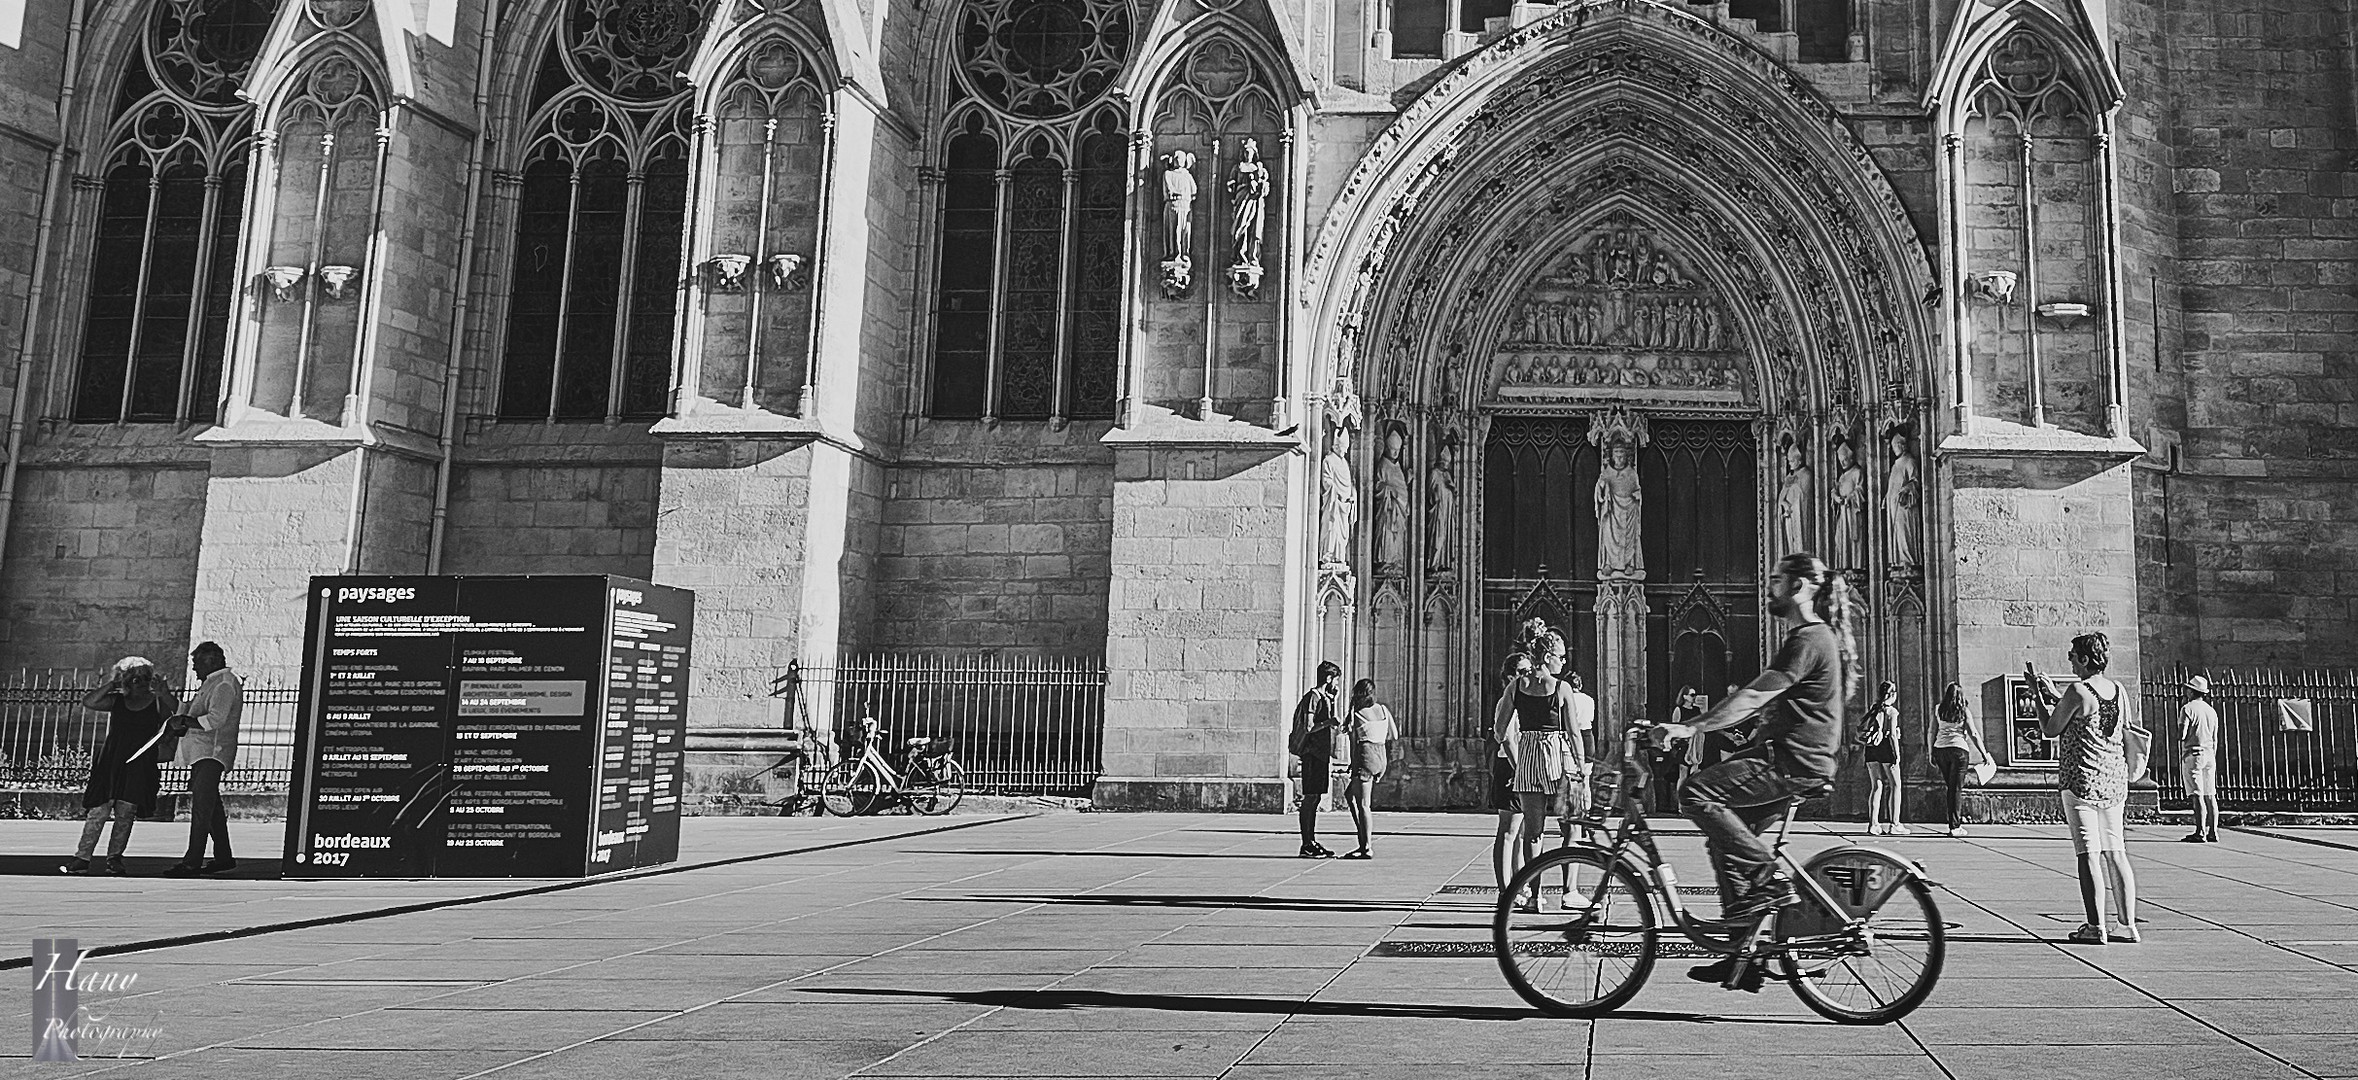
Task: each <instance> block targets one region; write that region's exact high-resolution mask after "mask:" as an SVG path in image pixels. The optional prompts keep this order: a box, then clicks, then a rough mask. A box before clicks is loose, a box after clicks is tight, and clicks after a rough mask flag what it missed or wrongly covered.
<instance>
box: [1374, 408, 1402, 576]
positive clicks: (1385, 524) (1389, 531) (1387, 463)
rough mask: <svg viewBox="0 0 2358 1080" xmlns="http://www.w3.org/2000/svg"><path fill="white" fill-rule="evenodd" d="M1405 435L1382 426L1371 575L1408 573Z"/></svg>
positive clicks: (1378, 458)
mask: <svg viewBox="0 0 2358 1080" xmlns="http://www.w3.org/2000/svg"><path fill="white" fill-rule="evenodd" d="M1407 443H1408V435H1407V432H1406V431H1404V430H1403V429H1402V428H1401V427H1400V425H1398V424H1385V425H1384V428H1383V447H1382V449H1381V450H1380V451H1379V452H1378V453H1377V455H1376V466H1375V559H1374V560H1373V561H1374V563H1375V572H1376V576H1378V577H1396V576H1399V575H1401V574H1405V573H1407V572H1408V514H1409V505H1410V499H1411V495H1410V492H1409V487H1408V467H1407V466H1406V465H1405V464H1403V463H1402V460H1401V459H1402V456H1403V455H1404V454H1406V453H1407V450H1408V447H1407Z"/></svg>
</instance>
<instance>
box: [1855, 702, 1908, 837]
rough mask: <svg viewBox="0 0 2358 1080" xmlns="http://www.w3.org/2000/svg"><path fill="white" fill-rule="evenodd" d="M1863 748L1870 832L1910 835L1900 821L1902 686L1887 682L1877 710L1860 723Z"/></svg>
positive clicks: (1871, 711)
mask: <svg viewBox="0 0 2358 1080" xmlns="http://www.w3.org/2000/svg"><path fill="white" fill-rule="evenodd" d="M1859 746H1861V747H1862V748H1864V749H1865V750H1866V752H1867V832H1868V834H1869V835H1875V836H1906V835H1908V827H1907V826H1906V825H1905V824H1902V823H1901V822H1900V799H1901V795H1902V792H1901V790H1900V767H1899V763H1900V755H1899V750H1900V733H1899V687H1897V686H1894V685H1892V684H1891V683H1888V682H1886V683H1884V684H1883V685H1882V686H1881V687H1880V688H1879V689H1878V690H1877V691H1876V694H1875V704H1874V707H1872V708H1870V709H1868V710H1867V715H1866V717H1865V718H1864V719H1862V720H1860V721H1859Z"/></svg>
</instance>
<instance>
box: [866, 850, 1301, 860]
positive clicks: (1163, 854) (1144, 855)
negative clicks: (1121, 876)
mask: <svg viewBox="0 0 2358 1080" xmlns="http://www.w3.org/2000/svg"><path fill="white" fill-rule="evenodd" d="M909 854H911V855H1069V856H1072V857H1074V858H1082V859H1104V858H1113V859H1299V858H1301V856H1299V855H1279V854H1275V853H1271V854H1267V855H1260V854H1229V853H1224V852H1218V851H1045V850H1042V851H1025V850H1016V849H1008V848H990V849H987V850H975V851H912V852H910V853H909Z"/></svg>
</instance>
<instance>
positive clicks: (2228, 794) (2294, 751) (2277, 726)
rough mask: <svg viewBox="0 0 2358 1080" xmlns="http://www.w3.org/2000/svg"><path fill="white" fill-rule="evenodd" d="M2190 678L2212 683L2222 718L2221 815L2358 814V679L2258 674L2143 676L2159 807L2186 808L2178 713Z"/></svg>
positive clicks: (2182, 671)
mask: <svg viewBox="0 0 2358 1080" xmlns="http://www.w3.org/2000/svg"><path fill="white" fill-rule="evenodd" d="M2194 674H2201V675H2204V676H2205V677H2207V678H2209V679H2210V681H2211V689H2210V699H2211V706H2212V707H2213V708H2215V709H2217V710H2218V713H2219V748H2218V750H2217V751H2216V754H2217V757H2218V770H2219V807H2220V809H2222V810H2251V811H2279V812H2292V813H2301V812H2312V813H2314V812H2352V811H2358V672H2350V671H2285V670H2271V669H2255V668H2245V669H2240V670H2235V669H2219V668H2211V669H2204V670H2198V669H2193V668H2185V667H2180V668H2175V669H2172V670H2171V671H2169V672H2167V673H2166V674H2165V673H2161V672H2148V673H2147V674H2146V676H2145V683H2144V692H2143V694H2142V695H2141V704H2142V705H2143V706H2144V710H2143V717H2144V722H2145V726H2146V728H2147V730H2149V731H2151V732H2152V733H2153V779H2154V782H2155V783H2157V784H2159V785H2160V787H2161V800H2162V805H2164V806H2184V805H2186V801H2187V800H2186V796H2185V793H2184V786H2183V783H2184V782H2183V778H2182V776H2181V767H2180V757H2181V746H2182V744H2181V742H2180V739H2179V733H2178V708H2179V706H2180V705H2182V704H2184V703H2185V701H2186V698H2187V692H2186V690H2185V682H2186V677H2187V676H2189V675H2194ZM2303 702H2305V703H2306V705H2305V706H2303V705H2301V704H2300V703H2303ZM2288 703H2290V704H2288Z"/></svg>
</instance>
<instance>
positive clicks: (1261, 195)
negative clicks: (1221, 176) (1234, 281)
mask: <svg viewBox="0 0 2358 1080" xmlns="http://www.w3.org/2000/svg"><path fill="white" fill-rule="evenodd" d="M1239 149H1240V151H1241V153H1242V154H1243V156H1242V157H1240V158H1239V159H1238V160H1237V162H1236V169H1235V171H1234V172H1232V173H1230V174H1229V177H1228V199H1229V205H1230V206H1233V207H1235V208H1236V220H1235V223H1234V224H1233V225H1232V226H1231V227H1230V228H1229V239H1230V240H1232V241H1234V242H1235V244H1236V265H1238V266H1240V267H1241V266H1253V267H1258V266H1260V265H1261V233H1262V229H1263V227H1264V225H1265V223H1266V222H1267V220H1268V204H1269V166H1267V165H1265V164H1263V163H1262V162H1261V143H1260V141H1259V140H1257V139H1246V140H1244V145H1243V146H1242V147H1240V148H1239Z"/></svg>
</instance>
